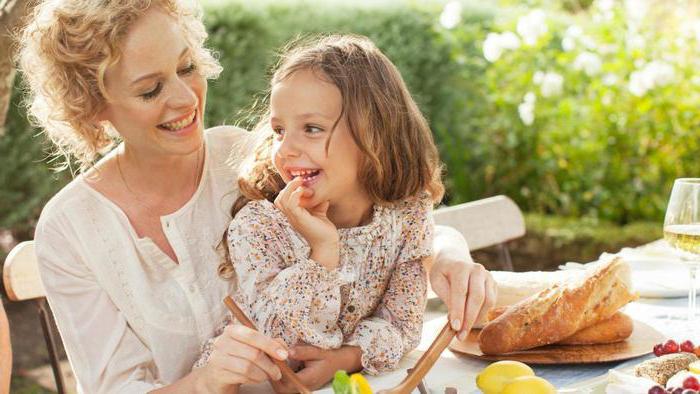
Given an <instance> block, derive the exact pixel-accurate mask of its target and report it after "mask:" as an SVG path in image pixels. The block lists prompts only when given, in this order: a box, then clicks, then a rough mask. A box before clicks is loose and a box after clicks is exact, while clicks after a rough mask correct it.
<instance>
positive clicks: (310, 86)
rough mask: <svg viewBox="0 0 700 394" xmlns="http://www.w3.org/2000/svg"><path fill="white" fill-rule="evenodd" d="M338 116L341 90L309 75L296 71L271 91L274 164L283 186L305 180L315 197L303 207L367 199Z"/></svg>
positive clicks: (349, 140)
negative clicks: (296, 179)
mask: <svg viewBox="0 0 700 394" xmlns="http://www.w3.org/2000/svg"><path fill="white" fill-rule="evenodd" d="M341 111H342V97H341V94H340V90H339V89H338V88H337V87H336V86H335V85H333V84H332V83H329V82H327V81H326V80H324V79H323V78H322V76H321V75H319V73H317V72H314V71H312V70H309V69H303V70H299V71H296V72H294V73H292V74H291V75H289V76H288V77H287V78H285V79H283V80H281V81H280V82H278V83H276V84H274V85H273V86H272V92H271V97H270V115H271V116H270V126H271V128H272V130H273V131H274V132H275V142H274V145H273V151H272V154H273V163H274V165H275V168H276V169H277V172H278V173H279V174H280V175H281V176H282V179H284V181H285V182H289V181H291V180H292V179H293V178H295V177H297V176H301V177H303V178H304V186H305V187H308V188H310V189H312V190H313V192H314V193H313V196H312V197H311V198H310V200H309V201H308V202H306V203H305V204H304V205H306V206H309V207H312V206H316V205H318V204H320V203H322V202H324V201H330V203H331V205H340V204H343V203H345V202H353V201H354V202H357V199H362V201H364V200H365V199H367V197H366V193H365V192H364V189H363V187H362V185H361V183H360V182H359V180H358V176H357V174H358V168H359V165H360V157H361V156H360V155H361V152H360V150H359V149H358V147H357V144H356V143H355V141H354V139H353V137H352V135H351V133H350V130H349V128H348V126H347V122H346V120H345V117H344V116H343V117H342V118H341ZM339 118H340V120H339ZM336 122H337V125H336ZM334 126H335V128H334Z"/></svg>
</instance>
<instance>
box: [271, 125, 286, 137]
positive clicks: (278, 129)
mask: <svg viewBox="0 0 700 394" xmlns="http://www.w3.org/2000/svg"><path fill="white" fill-rule="evenodd" d="M272 131H273V132H274V133H275V136H276V137H277V138H278V139H279V138H282V136H283V135H284V129H283V128H281V127H273V128H272Z"/></svg>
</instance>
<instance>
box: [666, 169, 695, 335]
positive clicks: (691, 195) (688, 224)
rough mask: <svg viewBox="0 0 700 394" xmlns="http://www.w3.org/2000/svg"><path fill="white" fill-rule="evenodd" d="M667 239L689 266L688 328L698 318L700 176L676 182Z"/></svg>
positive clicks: (669, 213) (670, 208)
mask: <svg viewBox="0 0 700 394" xmlns="http://www.w3.org/2000/svg"><path fill="white" fill-rule="evenodd" d="M664 239H666V241H667V242H668V243H669V245H671V247H673V248H674V249H675V250H676V251H677V252H678V257H679V260H680V261H681V262H682V263H683V264H685V265H686V266H687V267H688V270H689V275H690V287H689V290H688V310H687V315H686V316H685V318H683V317H676V318H679V319H681V320H687V322H688V324H689V325H688V327H689V328H690V327H692V325H693V323H694V322H695V320H696V308H697V301H696V300H697V273H698V269H699V268H700V178H679V179H676V180H675V182H674V183H673V189H672V190H671V197H670V198H669V200H668V207H667V208H666V218H665V219H664Z"/></svg>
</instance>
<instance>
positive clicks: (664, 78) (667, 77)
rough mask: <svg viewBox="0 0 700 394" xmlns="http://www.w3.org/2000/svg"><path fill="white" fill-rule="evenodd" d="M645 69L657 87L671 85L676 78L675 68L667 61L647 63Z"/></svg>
mask: <svg viewBox="0 0 700 394" xmlns="http://www.w3.org/2000/svg"><path fill="white" fill-rule="evenodd" d="M645 70H646V73H647V75H649V78H651V79H652V81H653V83H654V86H655V87H656V86H666V85H669V84H671V83H672V82H673V81H674V80H675V79H676V71H675V69H674V68H673V66H672V65H670V64H668V63H666V62H662V61H653V62H651V63H649V64H647V65H646V67H645Z"/></svg>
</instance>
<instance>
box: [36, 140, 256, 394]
mask: <svg viewBox="0 0 700 394" xmlns="http://www.w3.org/2000/svg"><path fill="white" fill-rule="evenodd" d="M253 139H254V138H251V137H249V136H248V133H246V132H245V131H243V130H241V129H237V128H234V127H228V126H221V127H216V128H213V129H209V130H207V131H206V135H205V149H206V151H205V152H206V153H205V162H204V169H203V174H202V179H201V181H200V184H199V186H198V188H197V191H196V192H195V193H194V195H193V196H192V198H191V199H190V201H188V202H187V203H186V204H185V205H184V206H183V207H182V208H180V209H179V210H178V211H177V212H174V213H172V214H169V215H166V216H162V217H161V222H162V225H163V231H164V233H165V236H166V237H167V239H168V241H169V242H170V245H171V246H172V248H173V249H174V251H175V254H176V255H177V257H178V261H179V264H176V263H175V262H173V261H172V260H171V259H170V258H169V257H168V256H167V255H166V254H164V253H163V252H162V251H161V250H160V249H159V248H158V247H157V246H156V245H155V244H154V243H153V242H152V241H151V240H150V239H149V238H139V237H138V236H137V235H136V233H135V231H134V229H133V227H132V226H131V224H130V223H129V220H128V218H127V216H126V215H125V214H124V212H123V211H122V210H121V209H120V208H119V207H118V206H117V205H115V204H114V203H113V202H111V201H110V200H108V199H107V198H106V197H105V196H103V195H102V194H100V193H99V192H97V191H96V190H94V189H93V188H91V187H90V186H88V184H87V183H86V182H85V180H84V178H83V177H77V178H76V179H75V180H73V182H71V183H70V184H68V185H67V186H66V187H65V188H63V189H62V190H61V191H60V192H59V193H58V194H57V195H56V196H54V197H53V198H52V199H51V201H50V202H49V203H48V204H47V205H46V207H45V208H44V210H43V212H42V214H41V218H40V219H39V223H38V225H37V229H36V235H35V240H36V253H37V257H38V260H39V268H40V272H41V277H42V280H43V283H44V287H45V288H46V293H47V297H48V301H49V304H50V305H51V309H52V311H53V314H54V317H55V319H56V323H57V325H58V329H59V331H60V333H61V338H62V339H63V343H64V346H65V348H66V352H67V353H68V358H69V360H70V363H71V366H72V367H73V371H74V372H75V375H76V378H77V381H78V392H81V393H143V392H146V391H149V390H153V389H155V388H158V387H160V386H163V385H166V384H169V383H172V382H174V381H175V380H177V379H179V378H181V377H183V376H184V375H186V374H187V373H188V372H189V371H190V369H191V367H192V364H193V363H194V361H195V360H196V359H197V357H198V355H199V352H200V347H201V345H202V344H203V343H204V342H206V340H207V339H209V338H210V337H211V336H212V335H213V334H214V330H215V329H216V326H217V324H218V323H219V322H220V321H221V320H222V319H223V318H224V316H225V314H226V313H225V307H224V304H223V303H222V300H223V298H224V296H225V295H226V294H228V293H229V292H230V290H231V289H230V287H229V286H230V284H229V282H227V281H224V280H221V279H220V278H219V277H218V276H217V265H218V262H219V259H220V257H219V255H218V253H217V251H216V247H217V245H218V244H219V242H220V241H221V236H222V235H223V233H224V231H225V229H226V228H227V227H228V224H229V222H230V220H231V217H230V214H229V211H230V208H231V204H232V203H233V201H234V200H235V198H236V197H237V196H238V190H237V186H236V175H237V174H236V170H235V168H234V167H233V166H232V165H230V163H227V159H228V157H229V155H230V153H231V151H232V149H234V146H235V149H236V152H240V153H238V155H237V156H238V157H242V156H244V155H245V154H246V152H248V151H250V149H251V148H252V146H251V145H252V143H253Z"/></svg>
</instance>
